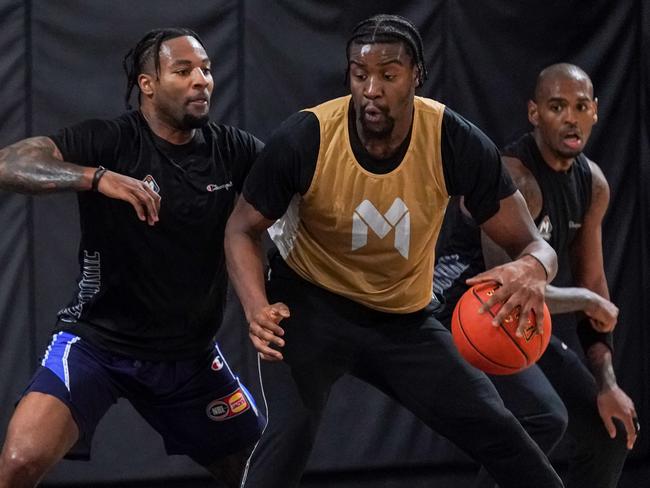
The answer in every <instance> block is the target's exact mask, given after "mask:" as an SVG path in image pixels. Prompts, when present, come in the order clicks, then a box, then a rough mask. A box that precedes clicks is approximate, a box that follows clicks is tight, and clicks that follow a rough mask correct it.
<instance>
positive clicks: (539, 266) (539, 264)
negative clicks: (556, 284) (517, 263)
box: [519, 252, 549, 283]
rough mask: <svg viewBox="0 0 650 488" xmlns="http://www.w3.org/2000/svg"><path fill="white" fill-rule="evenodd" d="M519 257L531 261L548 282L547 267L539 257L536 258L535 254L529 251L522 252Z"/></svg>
mask: <svg viewBox="0 0 650 488" xmlns="http://www.w3.org/2000/svg"><path fill="white" fill-rule="evenodd" d="M519 258H520V259H526V260H527V261H529V262H531V263H533V265H534V268H535V269H537V270H539V271H541V272H542V273H543V279H544V282H545V283H548V276H549V275H548V269H547V268H546V265H545V264H544V262H543V261H542V260H541V259H540V258H538V257H537V256H535V255H534V254H533V253H530V252H527V253H524V254H522V255H521V256H520V257H519Z"/></svg>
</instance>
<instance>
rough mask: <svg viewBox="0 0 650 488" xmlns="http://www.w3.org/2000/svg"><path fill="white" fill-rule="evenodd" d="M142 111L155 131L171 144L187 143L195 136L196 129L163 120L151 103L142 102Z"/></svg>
mask: <svg viewBox="0 0 650 488" xmlns="http://www.w3.org/2000/svg"><path fill="white" fill-rule="evenodd" d="M140 113H141V114H142V116H143V117H144V119H145V120H146V121H147V124H148V125H149V128H150V129H151V130H152V131H153V133H154V134H156V135H157V136H158V137H160V138H161V139H164V140H165V141H167V142H169V143H171V144H177V145H180V144H187V143H188V142H190V141H191V140H192V138H193V137H194V132H195V131H196V129H186V130H182V129H178V128H176V127H174V126H172V125H171V124H169V123H168V122H166V121H165V120H163V119H162V118H161V117H160V116H159V115H158V113H156V111H155V110H154V109H153V107H151V106H150V105H149V104H142V105H141V106H140Z"/></svg>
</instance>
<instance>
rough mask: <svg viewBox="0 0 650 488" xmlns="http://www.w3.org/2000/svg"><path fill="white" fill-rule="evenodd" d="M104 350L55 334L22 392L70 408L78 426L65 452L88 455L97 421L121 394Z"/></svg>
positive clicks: (76, 455) (61, 333) (71, 337)
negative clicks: (50, 397) (49, 398)
mask: <svg viewBox="0 0 650 488" xmlns="http://www.w3.org/2000/svg"><path fill="white" fill-rule="evenodd" d="M107 361H108V359H107V357H106V354H105V353H104V352H103V351H101V350H99V349H97V348H95V347H93V346H92V345H91V344H88V343H87V342H85V341H83V340H82V339H80V338H79V337H77V336H75V335H73V334H70V333H67V332H59V333H57V334H55V335H54V336H53V338H52V341H51V343H50V344H49V346H48V348H47V351H46V353H45V355H44V357H43V360H42V361H41V366H40V367H39V369H38V370H37V371H36V373H35V374H34V376H33V377H32V380H31V382H30V384H29V385H28V386H27V388H26V389H25V392H24V396H25V398H27V397H28V396H30V394H31V393H41V394H46V395H49V396H52V397H54V398H56V399H57V400H58V402H60V403H61V404H63V405H65V406H66V407H67V409H68V410H69V411H70V413H71V415H72V418H73V419H74V422H75V424H76V426H77V428H78V432H79V435H78V441H77V443H76V444H75V445H74V447H73V448H72V449H71V450H70V451H69V452H68V453H67V454H66V457H67V458H71V459H89V458H90V446H91V443H92V438H93V435H94V433H95V428H96V427H97V424H98V423H99V421H100V420H101V419H102V417H103V416H104V414H105V413H106V411H107V410H108V409H109V408H110V406H111V405H113V404H114V403H115V402H116V401H117V399H118V398H119V396H120V393H119V390H118V388H116V386H115V384H114V382H113V381H112V379H111V377H110V373H109V372H108V370H107V369H106V364H107Z"/></svg>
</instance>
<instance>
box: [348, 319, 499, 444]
mask: <svg viewBox="0 0 650 488" xmlns="http://www.w3.org/2000/svg"><path fill="white" fill-rule="evenodd" d="M359 359H360V361H361V362H362V363H363V367H362V368H361V370H362V371H363V372H364V374H363V375H362V376H361V379H364V380H365V381H368V382H369V383H371V384H373V385H375V386H377V387H378V388H380V389H382V390H383V391H386V392H387V393H388V394H390V395H391V396H393V397H394V398H395V399H396V400H398V401H399V402H400V403H401V404H403V405H404V406H405V407H407V408H408V409H409V410H411V411H412V412H413V413H414V414H415V415H416V416H418V417H419V418H420V419H421V420H423V421H424V422H425V423H427V424H428V425H429V426H431V427H432V428H434V429H435V430H437V431H439V432H441V433H443V434H444V432H445V431H446V430H447V428H448V427H450V426H451V424H453V423H458V424H465V425H468V422H472V423H473V422H480V421H481V420H482V419H483V418H485V417H486V416H489V415H491V413H493V412H494V410H495V409H504V406H503V402H502V400H501V398H500V397H499V395H498V394H497V392H496V389H495V387H494V385H493V384H492V383H491V382H490V380H489V379H488V377H487V376H486V375H485V374H484V373H482V372H481V371H479V370H477V369H475V368H473V367H472V366H470V365H469V364H468V363H467V362H466V361H465V360H464V359H462V357H461V356H460V355H459V353H458V351H457V349H456V347H455V346H454V344H453V341H452V338H451V334H450V333H449V331H448V330H447V329H446V328H445V327H443V326H442V325H441V324H440V323H439V322H438V321H437V320H435V319H433V318H432V317H427V318H424V319H422V320H421V321H420V322H419V323H410V324H402V325H393V326H391V327H389V328H387V329H384V330H382V329H381V328H379V329H378V330H377V331H373V332H369V340H368V348H367V349H366V350H365V351H364V352H363V354H362V355H360V358H359ZM355 371H356V370H355ZM481 405H483V407H486V406H489V408H481Z"/></svg>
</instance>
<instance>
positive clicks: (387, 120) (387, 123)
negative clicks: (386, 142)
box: [359, 111, 395, 139]
mask: <svg viewBox="0 0 650 488" xmlns="http://www.w3.org/2000/svg"><path fill="white" fill-rule="evenodd" d="M382 113H383V114H384V121H383V122H382V123H380V124H376V123H375V124H372V123H370V122H368V121H367V120H366V118H365V117H364V116H363V113H361V114H360V115H359V122H361V130H362V132H363V136H364V138H365V139H387V138H388V137H390V135H391V134H392V133H393V129H394V128H395V119H394V118H392V117H391V116H390V115H388V113H387V112H384V111H382Z"/></svg>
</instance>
